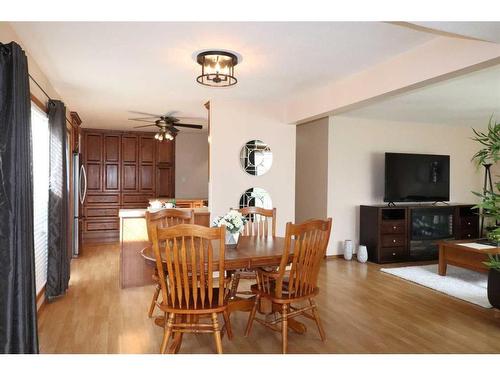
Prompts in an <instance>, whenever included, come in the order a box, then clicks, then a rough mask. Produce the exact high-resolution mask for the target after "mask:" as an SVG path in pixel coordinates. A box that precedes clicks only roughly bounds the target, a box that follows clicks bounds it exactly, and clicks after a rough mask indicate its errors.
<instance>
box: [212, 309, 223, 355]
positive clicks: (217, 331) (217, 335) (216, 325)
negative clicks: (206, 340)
mask: <svg viewBox="0 0 500 375" xmlns="http://www.w3.org/2000/svg"><path fill="white" fill-rule="evenodd" d="M212 325H213V327H214V338H215V346H216V347H217V354H222V339H221V337H220V327H219V320H218V319H217V313H212Z"/></svg>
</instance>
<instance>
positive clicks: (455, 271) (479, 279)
mask: <svg viewBox="0 0 500 375" xmlns="http://www.w3.org/2000/svg"><path fill="white" fill-rule="evenodd" d="M380 271H382V272H385V273H389V274H391V275H394V276H397V277H400V278H402V279H405V280H409V281H412V282H414V283H416V284H420V285H423V286H426V287H427V288H431V289H434V290H437V291H438V292H441V293H444V294H448V295H450V296H453V297H455V298H459V299H461V300H464V301H467V302H470V303H474V304H476V305H479V306H481V307H485V308H491V307H492V306H491V305H490V303H489V301H488V292H487V285H488V276H487V275H486V274H482V273H480V272H475V271H470V270H468V269H465V268H460V267H454V266H448V269H447V272H446V276H439V274H438V265H437V264H430V265H427V266H411V267H398V268H381V269H380Z"/></svg>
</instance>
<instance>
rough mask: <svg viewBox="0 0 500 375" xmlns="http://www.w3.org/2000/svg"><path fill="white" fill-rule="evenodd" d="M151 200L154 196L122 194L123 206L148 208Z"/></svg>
mask: <svg viewBox="0 0 500 375" xmlns="http://www.w3.org/2000/svg"><path fill="white" fill-rule="evenodd" d="M151 198H153V194H122V205H123V206H126V205H129V204H134V205H137V204H144V208H146V207H147V206H148V205H149V200H150V199H151Z"/></svg>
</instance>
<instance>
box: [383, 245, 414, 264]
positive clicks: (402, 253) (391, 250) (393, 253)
mask: <svg viewBox="0 0 500 375" xmlns="http://www.w3.org/2000/svg"><path fill="white" fill-rule="evenodd" d="M407 259H408V250H407V249H406V248H405V247H382V248H381V249H380V262H404V261H405V260H407Z"/></svg>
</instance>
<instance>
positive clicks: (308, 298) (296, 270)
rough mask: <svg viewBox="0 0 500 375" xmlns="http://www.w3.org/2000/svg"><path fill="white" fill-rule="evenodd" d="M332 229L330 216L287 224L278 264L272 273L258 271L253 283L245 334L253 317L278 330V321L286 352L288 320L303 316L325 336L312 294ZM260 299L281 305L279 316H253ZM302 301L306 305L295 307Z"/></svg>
mask: <svg viewBox="0 0 500 375" xmlns="http://www.w3.org/2000/svg"><path fill="white" fill-rule="evenodd" d="M331 228H332V219H331V218H329V219H328V220H309V221H306V222H305V223H303V224H292V223H287V225H286V235H285V248H284V249H283V256H282V258H281V263H280V267H279V268H278V270H276V271H272V272H270V271H267V270H264V269H258V270H257V284H255V285H252V291H254V292H255V293H256V299H255V304H254V307H253V308H252V311H251V312H250V316H249V318H248V323H247V327H246V331H245V336H248V335H249V334H250V330H251V329H252V324H253V321H254V320H256V321H258V322H259V323H261V324H263V325H265V326H266V327H269V328H271V329H274V330H277V331H279V328H278V327H277V326H276V325H277V324H278V323H281V334H282V339H283V348H282V349H283V354H285V353H286V352H287V347H288V335H287V334H288V319H290V318H294V317H295V316H298V315H302V316H305V317H306V318H309V319H312V320H314V321H315V322H316V326H317V327H318V331H319V335H320V336H321V340H323V341H324V340H325V339H326V337H325V331H324V330H323V326H322V325H321V320H320V318H319V313H318V309H317V307H316V303H315V302H314V297H315V296H316V295H317V294H318V293H319V288H318V285H317V284H318V273H319V269H320V266H321V263H322V261H323V258H324V256H325V254H326V248H327V245H328V240H329V238H330V231H331ZM290 254H293V257H292V262H291V268H290V270H289V271H285V268H286V266H287V263H288V259H289V256H290ZM261 299H266V300H268V301H270V302H271V303H272V304H274V305H275V306H276V305H278V306H281V308H280V310H281V311H278V312H280V313H281V316H280V317H278V318H277V319H274V320H272V321H266V320H263V319H259V318H256V317H255V314H256V312H257V308H258V306H259V302H260V300H261ZM304 302H306V303H307V305H305V306H302V307H297V306H295V304H297V303H299V304H300V303H304ZM292 304H294V306H292Z"/></svg>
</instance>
